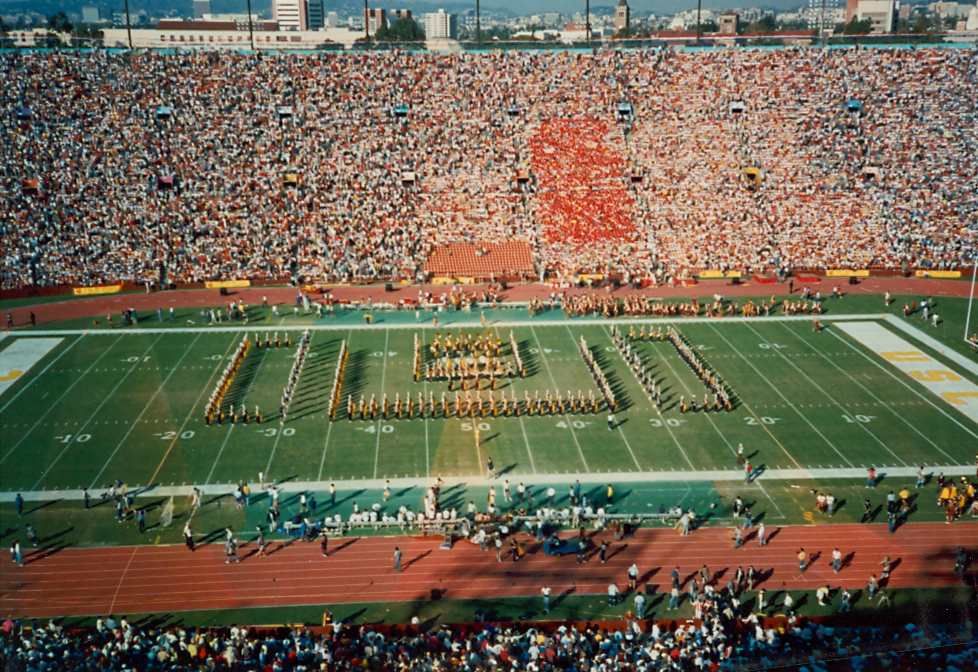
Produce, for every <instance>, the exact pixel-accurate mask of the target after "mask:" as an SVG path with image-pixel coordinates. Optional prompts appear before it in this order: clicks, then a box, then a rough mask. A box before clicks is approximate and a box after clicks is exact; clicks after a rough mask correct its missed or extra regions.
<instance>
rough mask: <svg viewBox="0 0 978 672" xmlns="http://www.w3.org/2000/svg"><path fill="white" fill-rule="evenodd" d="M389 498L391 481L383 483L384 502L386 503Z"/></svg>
mask: <svg viewBox="0 0 978 672" xmlns="http://www.w3.org/2000/svg"><path fill="white" fill-rule="evenodd" d="M390 498H391V481H390V479H387V480H386V481H384V501H385V502H386V501H387V500H388V499H390Z"/></svg>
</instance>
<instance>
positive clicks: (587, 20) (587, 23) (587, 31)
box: [584, 0, 591, 42]
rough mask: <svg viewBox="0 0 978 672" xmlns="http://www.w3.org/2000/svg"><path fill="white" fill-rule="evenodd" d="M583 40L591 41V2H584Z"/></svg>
mask: <svg viewBox="0 0 978 672" xmlns="http://www.w3.org/2000/svg"><path fill="white" fill-rule="evenodd" d="M584 39H585V40H586V41H588V42H590V41H591V0H585V2H584Z"/></svg>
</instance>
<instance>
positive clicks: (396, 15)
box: [388, 9, 411, 23]
mask: <svg viewBox="0 0 978 672" xmlns="http://www.w3.org/2000/svg"><path fill="white" fill-rule="evenodd" d="M390 14H391V18H390V19H388V21H390V22H391V23H394V22H395V21H397V20H399V19H410V18H411V10H410V9H392V10H391V12H390Z"/></svg>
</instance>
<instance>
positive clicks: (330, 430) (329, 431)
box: [310, 329, 353, 481]
mask: <svg viewBox="0 0 978 672" xmlns="http://www.w3.org/2000/svg"><path fill="white" fill-rule="evenodd" d="M352 337H353V330H352V329H350V333H349V334H347V336H346V347H347V357H349V354H350V351H349V348H350V339H351V338H352ZM310 338H312V337H311V336H310ZM345 377H346V369H344V370H343V378H345ZM341 381H342V379H341ZM340 385H341V386H342V382H341V383H340ZM340 389H341V391H340V395H341V397H342V394H343V392H342V387H341V388H340ZM341 401H342V398H341V399H337V400H336V403H337V404H340V403H341ZM327 410H328V409H327ZM333 422H335V419H334V420H333ZM333 422H330V423H329V426H328V427H327V428H326V441H325V442H324V443H323V457H322V459H321V460H319V476H317V479H318V480H320V481H321V480H323V467H325V466H326V449H327V448H329V435H330V434H332V433H333Z"/></svg>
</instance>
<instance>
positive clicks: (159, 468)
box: [146, 331, 241, 487]
mask: <svg viewBox="0 0 978 672" xmlns="http://www.w3.org/2000/svg"><path fill="white" fill-rule="evenodd" d="M240 337H241V332H240V331H237V332H235V333H234V338H232V339H231V342H230V343H228V347H227V350H225V351H224V356H223V357H221V359H219V360H218V362H217V366H215V367H214V371H213V372H212V373H211V377H210V378H208V379H207V382H206V383H205V384H204V387H203V388H201V390H200V394H199V395H198V396H197V401H195V402H194V405H193V406H192V407H191V409H190V413H188V414H187V417H186V418H184V420H183V424H182V425H180V429H179V431H177V433H176V434H175V435H174V436H173V440H172V441H170V445H169V446H168V447H167V449H166V453H164V454H163V459H162V460H160V463H159V465H157V467H156V471H154V472H153V476H152V477H151V478H150V479H149V483H147V484H146V487H152V486H153V485H155V484H156V477H157V476H159V475H160V472H161V471H162V470H163V465H164V464H166V458H168V457H170V453H171V452H172V451H173V446H175V445H177V441H178V440H179V439H180V435H181V434H182V433H183V430H184V429H186V428H187V423H188V422H190V418H192V417H193V415H194V411H195V410H197V405H198V404H199V403H200V400H201V399H203V398H204V395H205V394H207V390H208V389H210V386H211V381H213V380H214V376H216V375H217V372H218V371H220V370H221V366H222V365H223V364H224V360H225V359H227V356H228V353H229V352H231V348H233V347H234V344H235V343H237V342H238V339H239V338H240Z"/></svg>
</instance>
